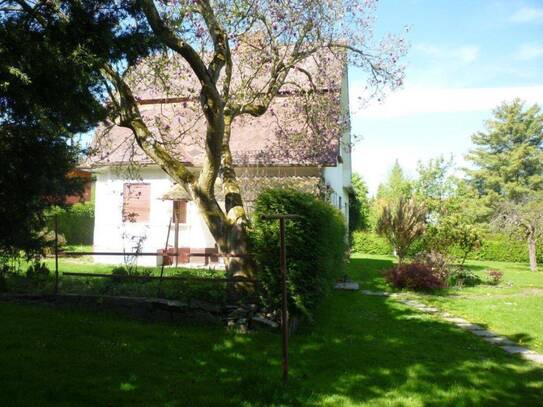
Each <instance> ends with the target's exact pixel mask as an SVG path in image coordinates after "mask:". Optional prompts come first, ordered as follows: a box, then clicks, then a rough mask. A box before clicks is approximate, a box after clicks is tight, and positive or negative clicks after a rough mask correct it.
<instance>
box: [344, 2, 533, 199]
mask: <svg viewBox="0 0 543 407" xmlns="http://www.w3.org/2000/svg"><path fill="white" fill-rule="evenodd" d="M405 26H409V28H410V30H409V32H408V33H407V34H406V35H405V37H406V39H407V41H408V42H409V43H410V49H409V52H408V55H407V56H406V58H405V59H404V62H405V64H406V65H407V68H406V78H405V83H404V86H403V87H402V88H401V89H399V90H396V91H395V92H394V93H389V94H388V95H387V97H386V98H385V99H384V101H383V102H382V103H378V102H377V101H373V102H371V103H370V104H369V105H368V106H367V107H366V108H363V109H362V108H361V107H360V106H359V105H358V97H359V96H360V95H361V92H362V90H363V88H364V83H365V81H364V77H363V73H362V72H361V71H359V70H357V69H356V68H352V67H351V68H350V70H349V95H350V105H351V126H352V133H353V134H356V135H358V136H360V137H361V140H359V141H358V142H357V143H356V144H355V145H354V148H353V154H352V160H353V163H352V166H353V171H355V172H358V173H359V174H360V175H361V176H362V177H363V178H364V179H365V181H366V183H367V184H368V187H369V191H370V194H374V193H375V191H376V190H377V187H378V185H379V183H381V182H382V181H384V180H385V179H386V177H387V174H388V172H389V170H390V168H391V167H392V165H393V164H394V161H395V160H398V161H399V163H400V165H401V166H402V167H403V168H404V169H405V170H406V172H407V174H408V175H410V176H415V174H416V166H417V162H418V161H419V160H423V161H426V160H428V159H430V158H432V157H437V156H440V155H444V156H445V157H447V158H448V157H449V156H450V155H451V154H452V155H453V157H454V159H455V162H456V164H457V165H458V166H459V167H462V166H465V165H469V164H468V163H466V162H465V160H464V156H465V154H466V153H467V152H468V151H469V149H470V148H471V146H472V144H471V135H472V134H473V133H475V132H477V131H482V130H484V121H485V120H487V119H489V118H491V116H492V110H493V109H494V108H495V107H496V106H498V105H499V104H500V103H502V102H504V101H511V100H513V99H514V98H515V97H520V98H521V99H524V100H525V101H527V102H528V103H530V104H533V103H538V104H541V105H542V106H543V0H531V1H530V0H381V1H380V2H379V6H378V9H377V21H376V35H377V36H379V35H383V34H385V33H387V32H392V33H401V32H402V30H403V28H404V27H405Z"/></svg>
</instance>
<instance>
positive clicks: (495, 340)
mask: <svg viewBox="0 0 543 407" xmlns="http://www.w3.org/2000/svg"><path fill="white" fill-rule="evenodd" d="M483 339H484V340H485V341H487V342H489V343H492V344H494V345H506V346H514V345H515V342H513V341H510V340H509V339H507V338H504V337H503V336H494V337H492V336H490V337H486V338H483Z"/></svg>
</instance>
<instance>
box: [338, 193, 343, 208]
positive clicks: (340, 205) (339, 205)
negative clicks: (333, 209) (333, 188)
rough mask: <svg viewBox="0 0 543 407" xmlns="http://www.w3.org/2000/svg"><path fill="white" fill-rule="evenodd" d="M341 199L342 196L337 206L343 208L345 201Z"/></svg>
mask: <svg viewBox="0 0 543 407" xmlns="http://www.w3.org/2000/svg"><path fill="white" fill-rule="evenodd" d="M341 200H342V197H341V196H340V197H339V203H338V205H337V207H338V208H339V209H340V210H341V209H343V202H342V201H341Z"/></svg>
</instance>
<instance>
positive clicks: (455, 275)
mask: <svg viewBox="0 0 543 407" xmlns="http://www.w3.org/2000/svg"><path fill="white" fill-rule="evenodd" d="M481 283H482V280H481V277H479V276H478V275H477V274H475V273H474V272H473V271H471V270H468V269H466V268H463V267H458V268H456V269H454V270H453V271H452V272H451V274H450V276H449V285H450V286H457V287H463V286H467V287H473V286H475V285H477V284H481Z"/></svg>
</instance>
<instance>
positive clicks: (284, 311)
mask: <svg viewBox="0 0 543 407" xmlns="http://www.w3.org/2000/svg"><path fill="white" fill-rule="evenodd" d="M262 217H263V218H264V219H279V265H280V269H281V333H282V340H283V383H285V384H286V383H287V382H288V287H287V282H288V280H287V248H286V232H285V221H286V220H287V219H299V218H301V217H302V216H300V215H289V214H278V215H264V216H262Z"/></svg>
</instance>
